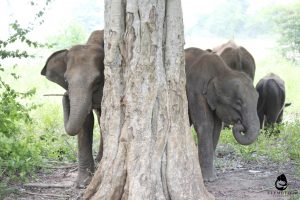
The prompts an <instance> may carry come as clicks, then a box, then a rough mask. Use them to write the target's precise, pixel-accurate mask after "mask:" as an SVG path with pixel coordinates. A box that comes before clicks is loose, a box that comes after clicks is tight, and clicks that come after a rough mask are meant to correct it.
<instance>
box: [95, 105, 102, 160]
mask: <svg viewBox="0 0 300 200" xmlns="http://www.w3.org/2000/svg"><path fill="white" fill-rule="evenodd" d="M95 112H96V114H97V119H98V125H99V127H100V115H101V110H100V109H97V110H95ZM102 156H103V138H102V134H101V131H100V143H99V151H98V154H97V156H96V158H95V161H96V163H99V162H100V161H101V159H102Z"/></svg>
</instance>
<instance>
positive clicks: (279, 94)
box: [256, 73, 290, 128]
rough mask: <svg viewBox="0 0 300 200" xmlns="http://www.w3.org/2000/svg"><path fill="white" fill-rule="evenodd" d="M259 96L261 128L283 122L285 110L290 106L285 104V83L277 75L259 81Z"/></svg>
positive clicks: (258, 107) (257, 85) (258, 111)
mask: <svg viewBox="0 0 300 200" xmlns="http://www.w3.org/2000/svg"><path fill="white" fill-rule="evenodd" d="M256 90H257V92H258V94H259V98H258V103H257V113H258V117H259V121H260V128H263V126H264V119H265V118H266V125H271V124H274V123H280V122H282V115H283V109H284V107H286V106H289V105H290V104H285V86H284V81H283V80H282V79H281V78H280V77H279V76H277V75H276V74H273V73H270V74H268V75H266V76H265V77H263V78H262V79H260V80H259V82H258V83H257V84H256Z"/></svg>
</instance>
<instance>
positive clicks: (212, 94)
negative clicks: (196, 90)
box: [203, 78, 217, 110]
mask: <svg viewBox="0 0 300 200" xmlns="http://www.w3.org/2000/svg"><path fill="white" fill-rule="evenodd" d="M216 85H217V78H211V79H209V80H208V81H207V83H206V84H205V86H204V90H203V94H204V95H205V97H206V101H207V103H208V105H209V107H210V109H212V110H216V107H217V94H216Z"/></svg>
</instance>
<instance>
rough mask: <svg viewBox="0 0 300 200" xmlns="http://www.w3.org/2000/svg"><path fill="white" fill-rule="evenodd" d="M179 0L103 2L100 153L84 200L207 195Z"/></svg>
mask: <svg viewBox="0 0 300 200" xmlns="http://www.w3.org/2000/svg"><path fill="white" fill-rule="evenodd" d="M183 47H184V34H183V21H182V11H181V3H180V0H165V1H163V0H160V1H157V0H148V1H142V0H127V1H125V0H106V1H105V85H104V96H103V100H102V113H101V132H102V135H103V142H104V152H103V158H102V160H101V162H100V164H99V167H98V170H97V171H96V173H95V175H94V178H93V180H92V181H91V183H90V185H89V186H88V188H87V189H86V191H85V194H84V199H103V200H107V199H111V200H118V199H122V200H125V199H126V200H127V199H131V200H138V199H151V200H152V199H153V200H154V199H155V200H156V199H161V200H170V199H172V200H175V199H178V200H184V199H195V200H201V199H205V200H208V199H213V196H212V195H211V194H210V193H208V192H207V190H206V189H205V187H204V184H203V180H202V175H201V170H200V165H199V161H198V154H197V149H196V146H195V145H194V142H193V139H192V136H191V130H190V127H189V122H188V109H187V97H186V91H185V68H184V64H185V59H184V51H183Z"/></svg>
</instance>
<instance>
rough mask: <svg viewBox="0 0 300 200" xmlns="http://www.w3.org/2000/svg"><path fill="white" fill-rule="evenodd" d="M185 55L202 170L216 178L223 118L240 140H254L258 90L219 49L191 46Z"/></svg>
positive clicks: (187, 87) (192, 120) (204, 173)
mask: <svg viewBox="0 0 300 200" xmlns="http://www.w3.org/2000/svg"><path fill="white" fill-rule="evenodd" d="M185 59H186V67H185V69H186V70H185V71H186V92H187V98H188V107H189V117H190V122H191V124H193V125H194V128H195V130H196V132H197V137H198V154H199V160H200V166H201V171H202V175H203V179H204V180H205V181H213V180H214V179H216V172H215V169H214V166H213V160H214V159H213V158H214V152H215V149H216V146H217V144H218V140H219V136H220V132H221V122H222V121H223V122H225V123H227V124H232V125H233V128H232V131H233V135H234V137H235V139H236V140H237V142H239V143H240V144H243V145H249V144H251V143H253V142H254V141H255V140H256V138H257V136H258V133H259V119H258V116H257V112H256V111H257V99H258V94H257V92H256V90H255V88H254V86H253V84H252V80H251V79H250V78H249V77H248V76H247V75H246V74H245V73H243V72H239V71H236V70H232V69H231V68H230V67H228V66H227V65H226V63H225V62H224V61H223V60H222V59H221V57H220V56H218V55H217V54H215V53H211V52H208V51H203V50H201V49H198V48H188V49H186V50H185Z"/></svg>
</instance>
